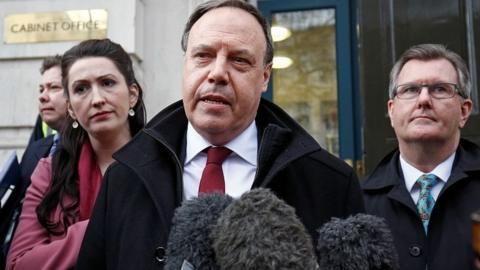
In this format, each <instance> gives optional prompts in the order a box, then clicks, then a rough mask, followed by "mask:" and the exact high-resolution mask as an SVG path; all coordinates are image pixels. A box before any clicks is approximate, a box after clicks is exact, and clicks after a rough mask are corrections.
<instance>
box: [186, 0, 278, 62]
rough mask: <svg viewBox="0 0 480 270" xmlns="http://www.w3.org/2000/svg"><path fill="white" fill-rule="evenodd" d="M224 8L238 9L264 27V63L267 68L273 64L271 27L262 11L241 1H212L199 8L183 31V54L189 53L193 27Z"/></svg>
mask: <svg viewBox="0 0 480 270" xmlns="http://www.w3.org/2000/svg"><path fill="white" fill-rule="evenodd" d="M222 7H231V8H238V9H241V10H244V11H246V12H248V13H249V14H250V15H252V16H253V17H255V19H256V20H257V22H258V23H259V24H260V26H261V27H262V30H263V34H264V36H265V43H266V51H265V57H264V59H263V63H264V65H265V66H267V65H268V64H269V63H271V62H272V60H273V41H272V37H271V35H270V26H269V24H268V21H267V20H266V19H265V18H264V17H263V16H262V14H261V13H260V11H259V10H258V9H257V8H256V7H255V6H253V5H251V4H249V3H248V2H245V1H241V0H211V1H208V2H205V3H203V4H200V5H199V6H197V8H196V9H195V10H194V11H193V13H192V14H191V15H190V18H188V21H187V23H186V24H185V30H184V31H183V35H182V41H181V45H182V50H183V52H186V51H187V44H188V36H189V35H190V30H191V29H192V27H193V25H194V24H195V23H196V22H197V21H198V20H199V19H200V18H201V17H202V16H203V15H205V14H206V13H207V12H209V11H211V10H214V9H217V8H222Z"/></svg>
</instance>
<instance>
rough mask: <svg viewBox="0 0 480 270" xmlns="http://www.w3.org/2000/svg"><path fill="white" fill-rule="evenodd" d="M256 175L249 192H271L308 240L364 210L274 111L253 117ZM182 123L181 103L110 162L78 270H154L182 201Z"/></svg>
mask: <svg viewBox="0 0 480 270" xmlns="http://www.w3.org/2000/svg"><path fill="white" fill-rule="evenodd" d="M256 124H257V127H258V134H259V137H260V138H259V141H260V143H259V154H258V164H259V165H258V169H257V174H256V176H255V180H254V183H253V187H267V188H270V189H272V190H273V191H274V192H275V193H276V194H277V195H278V196H279V197H280V198H282V199H284V200H285V201H286V202H287V203H289V204H290V205H292V206H293V207H295V209H296V211H297V214H298V216H299V217H300V219H301V220H302V221H303V223H304V224H305V226H306V227H307V229H308V231H309V232H310V234H311V235H312V236H313V237H314V238H317V236H316V232H315V230H316V229H318V228H319V227H320V226H321V225H322V224H323V223H325V222H327V221H329V220H330V218H331V217H346V216H348V215H350V214H354V213H357V212H360V211H363V210H364V205H363V200H362V198H361V191H360V186H359V182H358V179H357V177H356V176H355V173H354V171H353V170H352V168H351V167H349V166H348V165H346V164H345V163H344V162H342V161H340V160H339V159H338V158H336V157H334V156H332V155H331V154H329V153H328V152H326V151H325V150H322V149H321V148H320V146H319V145H318V144H317V143H316V142H315V141H314V140H313V138H311V137H310V135H308V134H307V133H306V132H305V131H304V130H303V129H302V128H301V127H300V126H299V125H298V124H296V123H295V122H294V121H293V120H292V119H291V118H290V117H288V116H287V115H286V114H285V113H284V112H283V111H282V110H281V109H280V108H278V107H277V106H275V105H273V104H271V103H269V102H266V101H262V102H261V105H260V108H259V111H258V113H257V117H256ZM186 127H187V119H186V117H185V112H184V110H183V106H182V104H181V102H177V103H175V104H173V105H171V106H170V107H168V108H166V109H165V110H163V111H162V112H160V113H159V114H158V115H157V116H156V117H155V118H154V119H153V120H152V121H150V123H149V124H148V125H147V127H146V128H145V130H143V131H142V132H140V133H139V134H138V135H137V136H136V137H135V138H134V139H133V140H132V141H131V142H130V143H129V144H127V145H126V146H125V147H124V148H123V149H121V150H120V151H119V152H117V153H116V154H115V155H114V156H115V158H116V160H117V162H116V163H114V164H113V165H112V166H111V167H110V168H109V169H108V170H107V172H106V174H105V177H104V182H103V185H102V188H101V191H100V194H99V196H98V198H97V202H96V205H95V209H94V212H93V214H92V217H91V219H90V223H89V226H88V228H87V232H86V234H85V238H84V242H83V245H82V248H81V250H80V255H79V259H78V265H77V268H78V269H161V268H162V267H163V263H161V262H159V261H158V260H157V259H160V260H161V259H163V253H164V247H166V244H167V238H168V234H169V230H170V226H171V220H172V217H173V214H174V210H175V208H176V207H178V206H179V205H180V203H181V201H182V192H183V191H182V190H183V188H182V173H183V172H182V171H183V160H184V155H185V145H186V142H185V133H186Z"/></svg>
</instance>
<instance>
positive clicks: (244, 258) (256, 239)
mask: <svg viewBox="0 0 480 270" xmlns="http://www.w3.org/2000/svg"><path fill="white" fill-rule="evenodd" d="M211 238H212V240H213V249H214V251H215V258H216V261H217V264H218V266H219V267H220V269H222V270H223V269H225V270H226V269H228V270H258V269H262V270H287V269H288V270H315V269H318V265H317V261H316V257H315V252H314V249H313V244H312V239H311V238H310V236H309V234H308V233H307V231H306V229H305V227H304V226H303V224H302V223H301V222H300V220H299V219H298V218H297V216H296V214H295V210H294V208H293V207H291V206H289V205H287V204H286V203H285V202H284V201H282V200H280V199H279V198H277V197H276V196H275V195H274V194H273V193H272V192H270V191H269V190H267V189H253V190H251V191H249V192H247V193H245V194H243V195H242V196H241V197H240V199H238V200H235V201H233V202H232V203H231V204H230V206H228V207H227V208H226V209H225V210H224V211H223V213H222V214H221V215H220V217H219V219H218V222H217V224H216V225H215V226H214V227H213V228H212V231H211Z"/></svg>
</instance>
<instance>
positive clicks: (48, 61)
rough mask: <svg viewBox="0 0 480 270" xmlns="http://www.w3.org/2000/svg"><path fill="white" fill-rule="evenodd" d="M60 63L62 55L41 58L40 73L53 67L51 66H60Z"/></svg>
mask: <svg viewBox="0 0 480 270" xmlns="http://www.w3.org/2000/svg"><path fill="white" fill-rule="evenodd" d="M61 65H62V56H61V55H58V54H57V55H55V56H49V57H46V58H45V59H43V62H42V66H41V67H40V74H42V75H43V73H45V71H47V70H49V69H51V68H53V67H56V66H58V67H61Z"/></svg>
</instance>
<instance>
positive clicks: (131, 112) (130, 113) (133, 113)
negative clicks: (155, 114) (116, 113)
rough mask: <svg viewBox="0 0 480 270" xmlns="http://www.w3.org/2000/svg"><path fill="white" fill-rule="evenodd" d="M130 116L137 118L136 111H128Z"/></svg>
mask: <svg viewBox="0 0 480 270" xmlns="http://www.w3.org/2000/svg"><path fill="white" fill-rule="evenodd" d="M128 115H130V116H135V111H134V110H133V109H132V108H130V110H128Z"/></svg>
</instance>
